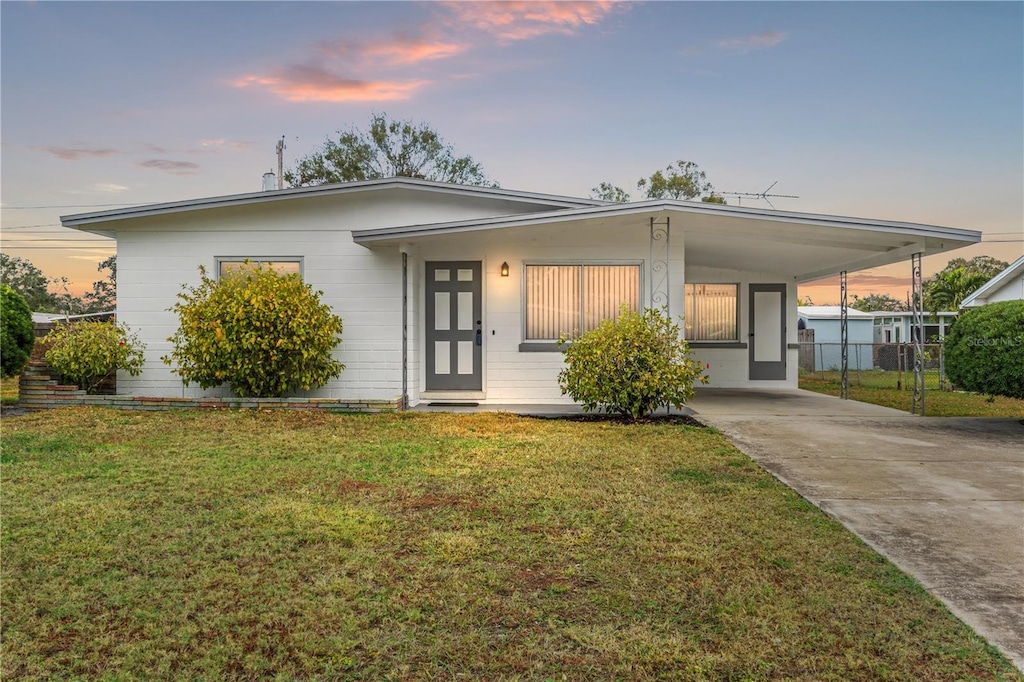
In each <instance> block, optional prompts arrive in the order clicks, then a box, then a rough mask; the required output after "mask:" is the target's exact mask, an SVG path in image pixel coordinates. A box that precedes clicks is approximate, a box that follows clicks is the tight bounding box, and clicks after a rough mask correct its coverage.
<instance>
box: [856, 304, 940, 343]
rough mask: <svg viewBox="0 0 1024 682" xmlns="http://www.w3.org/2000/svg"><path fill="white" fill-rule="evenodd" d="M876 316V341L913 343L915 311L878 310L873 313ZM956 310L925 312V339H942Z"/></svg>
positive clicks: (927, 340) (926, 340)
mask: <svg viewBox="0 0 1024 682" xmlns="http://www.w3.org/2000/svg"><path fill="white" fill-rule="evenodd" d="M871 314H872V315H873V316H874V318H875V343H912V342H913V337H912V336H911V333H910V330H911V328H912V327H913V326H914V313H913V312H911V311H909V310H903V311H900V312H892V311H889V310H877V311H875V312H873V313H871ZM956 316H957V313H956V311H955V310H943V311H940V312H938V313H937V314H935V315H932V314H931V313H924V341H925V343H928V342H930V341H932V340H934V339H941V338H943V337H944V336H945V335H946V331H947V330H948V329H949V328H950V327H951V326H952V324H953V322H954V321H955V320H956Z"/></svg>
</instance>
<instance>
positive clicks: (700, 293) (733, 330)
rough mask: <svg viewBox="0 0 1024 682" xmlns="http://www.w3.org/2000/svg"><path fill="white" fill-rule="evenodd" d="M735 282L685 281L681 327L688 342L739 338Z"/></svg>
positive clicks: (736, 285)
mask: <svg viewBox="0 0 1024 682" xmlns="http://www.w3.org/2000/svg"><path fill="white" fill-rule="evenodd" d="M738 300H739V285H738V284H687V285H686V291H685V302H684V306H685V308H684V311H685V312H684V316H683V328H684V333H685V336H686V340H687V341H738V340H739V323H738V319H739V318H738V316H737V315H738V306H737V301H738Z"/></svg>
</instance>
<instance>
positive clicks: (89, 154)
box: [39, 146, 121, 161]
mask: <svg viewBox="0 0 1024 682" xmlns="http://www.w3.org/2000/svg"><path fill="white" fill-rule="evenodd" d="M39 149H41V150H43V151H44V152H47V153H48V154H53V155H54V156H56V157H57V158H58V159H64V160H65V161H78V160H79V159H84V158H103V157H105V156H113V155H115V154H120V153H121V152H119V151H117V150H116V149H95V148H88V147H55V146H49V147H39Z"/></svg>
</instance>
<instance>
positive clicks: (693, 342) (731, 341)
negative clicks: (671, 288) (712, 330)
mask: <svg viewBox="0 0 1024 682" xmlns="http://www.w3.org/2000/svg"><path fill="white" fill-rule="evenodd" d="M701 285H709V286H720V287H721V286H731V287H733V288H734V289H735V290H736V319H735V321H734V328H735V329H736V336H735V338H731V339H725V338H723V339H692V338H690V337H689V336H686V334H685V330H686V316H687V315H689V314H690V313H691V311H690V310H688V309H687V305H686V303H687V295H686V288H687V287H690V286H695V287H697V286H701ZM742 290H743V287H742V286H740V282H686V283H684V284H683V330H684V336H686V342H687V343H689V344H691V345H693V346H699V345H701V344H713V343H729V344H735V343H740V320H741V319H742V316H741V315H740V304H741V301H740V296H741V295H742Z"/></svg>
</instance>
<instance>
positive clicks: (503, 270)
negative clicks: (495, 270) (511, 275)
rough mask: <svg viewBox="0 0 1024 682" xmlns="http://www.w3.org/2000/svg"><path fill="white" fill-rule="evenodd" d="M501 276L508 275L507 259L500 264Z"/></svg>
mask: <svg viewBox="0 0 1024 682" xmlns="http://www.w3.org/2000/svg"><path fill="white" fill-rule="evenodd" d="M501 276H502V277H508V261H505V262H504V263H502V264H501Z"/></svg>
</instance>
